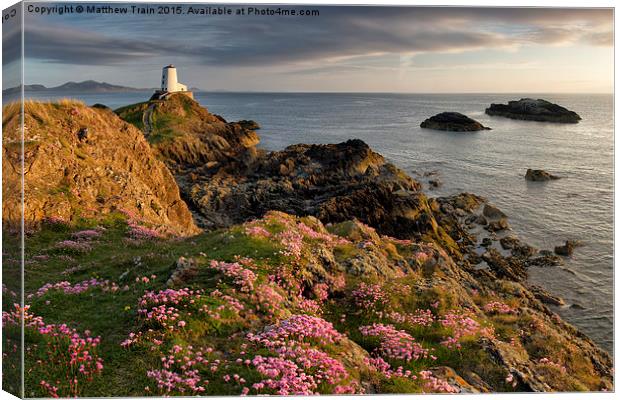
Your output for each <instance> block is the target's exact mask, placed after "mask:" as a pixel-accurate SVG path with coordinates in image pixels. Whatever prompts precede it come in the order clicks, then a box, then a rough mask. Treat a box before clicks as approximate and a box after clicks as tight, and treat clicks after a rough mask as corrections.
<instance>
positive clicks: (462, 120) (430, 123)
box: [420, 112, 491, 132]
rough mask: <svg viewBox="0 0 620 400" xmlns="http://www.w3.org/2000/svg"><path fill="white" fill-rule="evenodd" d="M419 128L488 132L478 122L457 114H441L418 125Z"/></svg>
mask: <svg viewBox="0 0 620 400" xmlns="http://www.w3.org/2000/svg"><path fill="white" fill-rule="evenodd" d="M420 127H421V128H425V129H434V130H437V131H448V132H476V131H485V130H490V129H491V128H487V127H486V126H483V125H482V124H481V123H480V122H478V121H476V120H474V119H472V118H469V117H468V116H466V115H463V114H461V113H458V112H442V113H439V114H437V115H434V116H432V117H430V118H428V119H426V120H425V121H424V122H422V123H421V124H420Z"/></svg>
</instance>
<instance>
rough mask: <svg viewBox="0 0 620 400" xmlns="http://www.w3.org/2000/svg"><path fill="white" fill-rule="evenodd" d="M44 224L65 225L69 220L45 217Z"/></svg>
mask: <svg viewBox="0 0 620 400" xmlns="http://www.w3.org/2000/svg"><path fill="white" fill-rule="evenodd" d="M43 223H45V224H49V225H65V224H66V223H67V220H65V219H64V218H61V217H57V216H51V217H45V218H43Z"/></svg>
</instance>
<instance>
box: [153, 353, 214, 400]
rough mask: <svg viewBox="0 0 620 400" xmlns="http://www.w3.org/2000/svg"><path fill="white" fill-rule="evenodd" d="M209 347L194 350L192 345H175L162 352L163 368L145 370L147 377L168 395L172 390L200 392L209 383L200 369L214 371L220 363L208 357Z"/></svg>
mask: <svg viewBox="0 0 620 400" xmlns="http://www.w3.org/2000/svg"><path fill="white" fill-rule="evenodd" d="M212 351H213V349H211V348H201V349H198V350H196V351H195V350H194V348H193V347H192V346H187V347H185V348H183V347H182V346H179V345H175V346H173V347H172V349H170V350H169V351H168V354H167V355H166V354H163V355H162V357H161V362H162V366H163V368H161V369H153V370H149V371H147V374H146V375H147V377H148V378H150V379H153V380H155V382H156V384H157V388H158V389H159V391H160V393H162V394H164V395H169V394H171V393H173V392H175V393H181V394H194V395H196V394H200V393H202V392H204V391H205V390H206V388H205V386H207V385H208V384H209V381H208V380H207V379H203V377H202V375H201V373H200V370H201V369H206V370H208V371H211V372H216V371H217V370H218V369H219V367H220V364H221V360H219V359H214V360H213V359H211V360H210V359H209V357H208V355H209V354H210V353H211V352H212Z"/></svg>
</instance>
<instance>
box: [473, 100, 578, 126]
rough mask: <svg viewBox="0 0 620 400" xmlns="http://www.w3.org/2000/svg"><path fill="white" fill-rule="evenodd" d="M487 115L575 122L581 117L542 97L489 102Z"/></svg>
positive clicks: (542, 120)
mask: <svg viewBox="0 0 620 400" xmlns="http://www.w3.org/2000/svg"><path fill="white" fill-rule="evenodd" d="M484 112H485V113H487V114H488V115H493V116H498V117H506V118H511V119H520V120H528V121H541V122H559V123H577V122H579V121H580V120H581V117H580V116H579V115H578V114H577V113H576V112H574V111H570V110H567V109H566V108H564V107H562V106H559V105H557V104H554V103H551V102H549V101H547V100H543V99H537V100H535V99H530V98H525V99H521V100H518V101H517V100H513V101H509V102H508V104H491V106H490V107H488V108H487V109H486V110H485V111H484Z"/></svg>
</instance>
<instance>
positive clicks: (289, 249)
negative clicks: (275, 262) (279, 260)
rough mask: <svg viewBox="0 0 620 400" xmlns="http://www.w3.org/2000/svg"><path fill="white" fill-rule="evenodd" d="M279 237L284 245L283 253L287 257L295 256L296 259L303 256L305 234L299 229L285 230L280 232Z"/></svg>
mask: <svg viewBox="0 0 620 400" xmlns="http://www.w3.org/2000/svg"><path fill="white" fill-rule="evenodd" d="M277 238H278V240H280V243H281V245H282V246H283V247H284V250H283V251H282V254H283V255H285V256H286V257H293V258H294V259H296V260H299V259H300V258H301V253H302V251H303V240H304V235H302V234H301V233H300V232H298V231H294V230H285V231H282V232H280V233H278V235H277Z"/></svg>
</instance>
